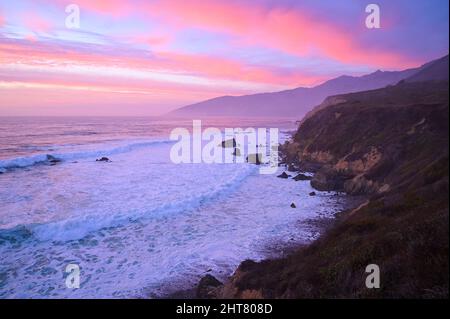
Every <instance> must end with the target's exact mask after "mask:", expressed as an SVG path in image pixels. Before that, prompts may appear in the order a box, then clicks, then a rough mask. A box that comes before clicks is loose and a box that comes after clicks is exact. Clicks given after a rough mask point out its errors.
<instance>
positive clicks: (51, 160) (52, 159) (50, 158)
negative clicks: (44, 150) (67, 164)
mask: <svg viewBox="0 0 450 319" xmlns="http://www.w3.org/2000/svg"><path fill="white" fill-rule="evenodd" d="M47 162H49V163H50V164H52V165H54V164H56V163H59V162H61V160H60V159H59V158H56V157H54V156H52V155H48V154H47Z"/></svg>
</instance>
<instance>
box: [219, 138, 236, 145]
mask: <svg viewBox="0 0 450 319" xmlns="http://www.w3.org/2000/svg"><path fill="white" fill-rule="evenodd" d="M221 145H222V147H223V148H231V147H236V140H235V139H234V137H233V138H232V139H229V140H225V141H222V144H221Z"/></svg>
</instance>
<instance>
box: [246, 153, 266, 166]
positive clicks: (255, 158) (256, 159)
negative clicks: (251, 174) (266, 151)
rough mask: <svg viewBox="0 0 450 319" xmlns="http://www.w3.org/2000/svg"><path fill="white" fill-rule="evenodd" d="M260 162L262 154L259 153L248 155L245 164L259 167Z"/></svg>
mask: <svg viewBox="0 0 450 319" xmlns="http://www.w3.org/2000/svg"><path fill="white" fill-rule="evenodd" d="M261 161H262V154H261V153H256V154H248V156H247V162H248V163H252V164H256V165H260V164H261V163H262V162H261Z"/></svg>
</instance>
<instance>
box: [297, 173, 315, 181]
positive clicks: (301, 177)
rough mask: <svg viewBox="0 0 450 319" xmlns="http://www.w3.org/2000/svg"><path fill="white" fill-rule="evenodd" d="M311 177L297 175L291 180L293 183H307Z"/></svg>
mask: <svg viewBox="0 0 450 319" xmlns="http://www.w3.org/2000/svg"><path fill="white" fill-rule="evenodd" d="M311 178H312V177H311V176H306V175H305V174H301V173H300V174H298V175H297V176H295V177H293V178H292V179H293V180H294V181H309V180H310V179H311Z"/></svg>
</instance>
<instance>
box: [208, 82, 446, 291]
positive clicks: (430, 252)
mask: <svg viewBox="0 0 450 319" xmlns="http://www.w3.org/2000/svg"><path fill="white" fill-rule="evenodd" d="M448 107H449V105H448V81H428V82H416V83H408V82H406V81H404V82H402V83H400V84H398V85H395V86H389V87H386V88H383V89H378V90H372V91H365V92H358V93H352V94H345V95H340V96H334V97H330V98H328V99H326V100H325V101H324V103H323V104H322V105H320V106H318V107H317V108H316V109H315V111H313V112H312V114H310V115H309V116H307V118H306V119H305V120H304V121H302V123H301V124H300V126H299V128H298V131H297V132H296V134H295V135H294V137H293V139H292V141H290V142H288V143H286V144H285V145H283V146H282V147H281V153H282V159H283V161H284V162H285V163H286V164H287V165H290V166H291V167H294V168H295V169H297V170H299V171H312V172H314V173H315V174H314V177H313V179H312V180H311V185H312V186H313V187H314V188H316V189H318V190H333V191H344V192H346V193H348V194H350V195H352V194H361V195H365V196H367V201H366V202H364V203H363V204H361V205H360V206H358V207H355V208H353V209H351V210H348V211H345V212H342V213H340V214H339V216H338V218H337V219H336V221H335V223H334V225H333V226H332V227H331V228H330V229H328V230H327V231H326V232H325V233H324V234H323V235H322V236H321V238H319V239H318V240H317V241H315V242H314V243H312V244H311V245H309V246H307V247H302V248H299V249H298V250H297V251H295V252H294V253H292V254H290V255H289V256H287V257H284V258H281V259H274V260H264V261H262V262H258V263H257V262H253V261H245V262H243V263H242V264H241V265H240V267H239V268H238V269H237V270H236V272H235V274H234V275H233V276H232V277H231V278H230V279H229V280H228V281H227V282H226V283H225V284H224V285H223V286H220V287H214V291H212V293H211V295H210V296H214V297H218V298H346V297H350V298H354V297H356V298H406V297H421V298H442V297H448V281H449V266H448V251H449V245H448V244H449V221H448V137H449V129H448V120H449V119H448V115H449V112H448ZM369 264H376V265H378V266H379V268H380V272H381V287H380V288H379V289H368V288H366V285H365V279H366V276H367V275H368V274H367V273H365V268H366V266H367V265H369Z"/></svg>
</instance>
